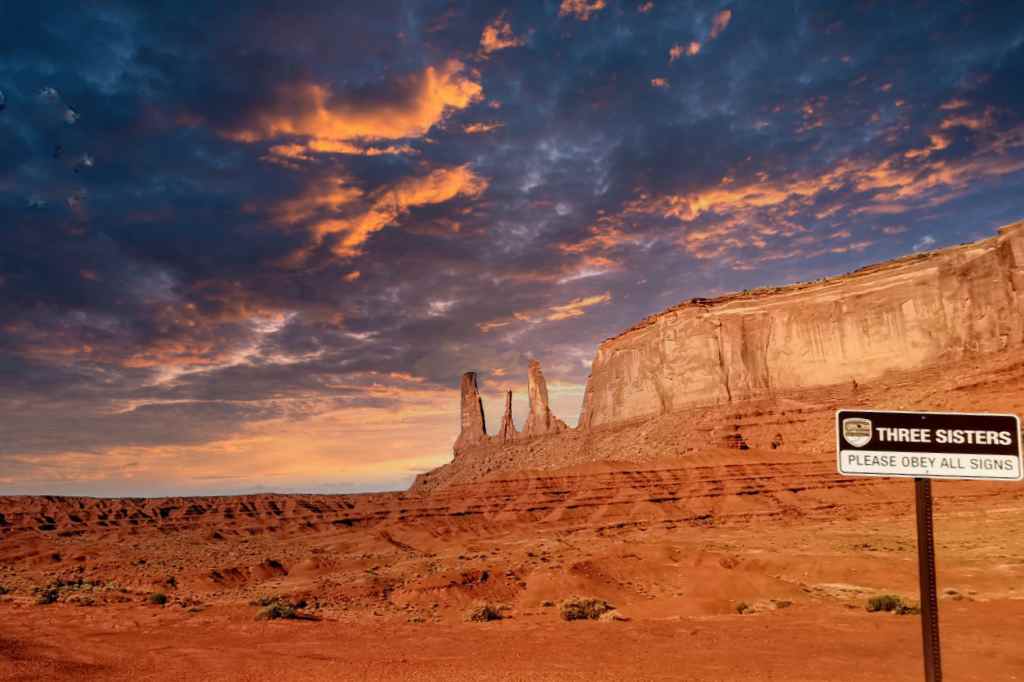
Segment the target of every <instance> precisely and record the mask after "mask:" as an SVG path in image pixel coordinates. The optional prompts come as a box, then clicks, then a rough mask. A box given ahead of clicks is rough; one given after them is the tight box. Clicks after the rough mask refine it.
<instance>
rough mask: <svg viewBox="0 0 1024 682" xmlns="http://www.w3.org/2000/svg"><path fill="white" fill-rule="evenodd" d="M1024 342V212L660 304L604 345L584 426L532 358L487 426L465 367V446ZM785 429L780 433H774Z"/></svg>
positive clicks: (912, 367)
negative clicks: (954, 233)
mask: <svg viewBox="0 0 1024 682" xmlns="http://www.w3.org/2000/svg"><path fill="white" fill-rule="evenodd" d="M1022 347H1024V221H1020V222H1017V223H1014V224H1012V225H1007V226H1005V227H1002V228H1000V229H999V231H998V234H997V236H995V237H990V238H988V239H983V240H980V241H977V242H973V243H969V244H962V245H960V246H954V247H950V248H946V249H942V250H937V251H932V252H928V253H918V254H913V255H909V256H906V257H903V258H898V259H896V260H892V261H888V262H885V263H881V264H877V265H871V266H868V267H865V268H862V269H860V270H857V271H855V272H852V273H849V274H846V275H840V276H837V277H832V278H828V279H823V280H819V281H816V282H809V283H802V284H794V285H790V286H784V287H766V288H763V289H756V290H753V291H744V292H742V293H734V294H728V295H725V296H721V297H719V298H714V299H707V298H694V299H691V300H689V301H686V302H683V303H681V304H679V305H677V306H675V307H673V308H669V309H668V310H665V311H664V312H661V313H659V314H656V315H653V316H651V317H648V318H647V319H645V320H643V321H642V322H640V323H639V324H637V325H635V326H634V327H632V328H631V329H628V330H626V331H625V332H623V333H621V334H619V335H618V336H615V337H613V338H610V339H607V340H605V341H604V342H603V343H601V345H600V346H599V347H598V349H597V355H596V357H595V358H594V361H593V363H592V365H591V374H590V377H589V378H588V380H587V386H586V391H585V393H584V399H583V407H582V411H581V413H580V417H579V420H578V424H579V426H578V427H576V428H575V429H570V428H569V427H567V426H566V424H565V423H564V422H563V421H562V420H560V419H558V418H557V417H556V416H555V415H553V414H552V413H551V408H550V407H549V404H548V389H547V383H546V381H545V379H544V374H543V372H542V371H541V368H540V363H539V362H537V361H536V360H532V361H531V362H530V365H529V370H528V371H529V398H530V412H529V416H528V417H527V419H526V423H525V425H524V426H523V430H522V431H521V432H517V431H516V428H515V425H514V424H513V422H512V409H511V400H512V397H511V392H510V391H509V392H506V396H505V416H504V419H503V420H502V425H501V430H500V431H499V433H498V434H497V435H496V436H494V437H490V436H488V435H487V432H486V427H485V426H484V416H483V405H482V403H481V402H480V395H479V392H478V389H477V384H476V374H475V373H473V372H467V373H466V374H464V375H463V377H462V432H461V433H460V435H459V438H458V440H457V441H456V442H455V452H456V454H459V453H460V452H463V451H465V450H466V449H468V448H471V447H475V446H483V445H487V446H492V447H493V446H499V447H501V446H506V447H508V448H511V449H512V450H515V451H516V452H517V453H520V455H521V448H518V443H519V441H522V440H525V439H531V438H536V437H548V436H554V435H557V434H560V433H563V432H566V433H567V434H573V437H574V438H576V439H577V441H578V442H580V443H582V442H583V441H579V439H580V438H582V439H586V438H588V437H589V436H588V435H587V434H590V433H592V432H594V431H595V430H597V429H603V428H617V427H619V426H624V425H629V424H631V423H634V422H637V423H639V422H642V421H644V420H649V419H654V418H656V417H659V416H661V415H665V414H669V413H675V412H682V411H685V410H693V409H701V408H711V407H715V406H722V405H730V404H735V403H743V402H746V401H754V400H774V399H778V398H780V397H783V396H787V395H799V394H800V393H801V392H806V391H814V390H818V389H823V388H825V387H830V386H843V387H845V388H847V389H848V388H849V387H850V386H852V387H853V388H854V390H856V389H857V388H858V386H859V383H864V382H869V381H873V380H877V379H880V378H881V377H883V375H885V374H887V373H889V372H907V371H917V370H923V369H925V368H928V367H934V366H937V365H939V364H942V363H949V362H956V361H960V360H963V359H965V358H968V357H973V356H978V355H987V354H991V353H997V352H1001V351H1005V350H1009V349H1014V348H1017V349H1019V348H1022ZM577 441H574V442H577ZM567 442H568V441H567ZM783 442H784V439H783V434H781V433H777V434H775V437H774V438H771V443H770V446H771V448H772V449H778V448H780V447H782V446H783ZM710 444H711V443H709V445H710ZM723 444H724V445H725V446H727V447H735V448H740V449H744V448H746V447H749V445H748V443H747V440H746V434H743V433H739V432H735V433H733V434H730V435H728V436H727V438H726V440H725V442H724V443H723V442H722V441H718V442H717V443H715V445H718V446H719V447H720V446H722V445H723ZM765 445H768V443H765ZM580 447H583V445H580ZM587 447H588V448H589V446H587ZM510 454H511V450H510ZM520 455H516V456H520ZM534 464H535V465H536V462H535V463H534Z"/></svg>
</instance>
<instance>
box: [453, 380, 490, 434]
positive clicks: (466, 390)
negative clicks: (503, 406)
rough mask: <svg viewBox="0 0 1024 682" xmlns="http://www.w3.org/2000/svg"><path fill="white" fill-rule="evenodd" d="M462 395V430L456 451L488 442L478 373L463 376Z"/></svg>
mask: <svg viewBox="0 0 1024 682" xmlns="http://www.w3.org/2000/svg"><path fill="white" fill-rule="evenodd" d="M460 391H461V393H462V420H461V423H462V429H461V431H460V432H459V437H458V439H457V440H456V441H455V446H454V450H455V453H456V454H458V453H459V451H460V450H464V449H466V448H467V447H471V446H473V445H479V444H480V443H483V442H486V441H487V424H486V423H485V422H484V404H483V401H481V400H480V391H479V390H478V389H477V385H476V372H466V373H465V374H463V375H462V383H461V385H460Z"/></svg>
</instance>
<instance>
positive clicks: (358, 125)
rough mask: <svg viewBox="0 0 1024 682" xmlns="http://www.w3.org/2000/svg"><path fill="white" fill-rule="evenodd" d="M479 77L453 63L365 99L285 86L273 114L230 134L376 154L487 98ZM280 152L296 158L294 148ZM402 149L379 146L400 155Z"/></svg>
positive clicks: (263, 113) (318, 148)
mask: <svg viewBox="0 0 1024 682" xmlns="http://www.w3.org/2000/svg"><path fill="white" fill-rule="evenodd" d="M477 79H478V76H477V75H475V74H473V73H469V72H467V70H466V68H465V65H464V64H463V63H462V62H460V61H458V60H456V59H452V60H449V61H447V62H445V63H444V64H442V65H441V66H439V67H435V66H429V67H427V68H426V69H425V70H424V71H422V72H420V73H415V74H410V75H407V76H405V77H403V78H400V79H397V80H396V81H395V82H394V83H392V84H391V85H392V86H393V87H392V88H391V89H389V90H388V92H387V93H386V94H382V95H375V96H367V97H362V98H357V97H346V96H344V95H337V94H336V93H334V91H333V90H332V89H331V88H330V86H327V85H321V84H318V83H298V84H288V85H283V86H281V87H280V88H279V90H278V92H277V93H276V95H277V98H276V103H275V105H274V106H273V107H271V108H270V110H267V111H261V112H257V113H256V114H255V115H254V116H253V117H251V120H250V121H249V123H248V124H247V125H245V126H242V127H241V128H239V129H235V130H229V131H225V133H224V134H225V135H226V136H227V137H230V138H231V139H235V140H239V141H242V142H256V141H259V140H266V139H271V138H274V137H276V136H279V135H300V136H306V137H307V138H309V140H308V142H307V143H306V144H305V146H306V147H307V148H308V149H309V150H311V151H335V152H342V153H374V152H370V151H367V150H368V149H369V148H371V147H372V144H371V143H373V142H377V141H380V140H398V139H402V138H411V137H422V136H423V135H425V134H426V133H427V131H429V130H430V129H431V128H432V127H433V126H435V125H437V124H438V123H440V122H441V121H442V120H443V119H444V117H445V116H446V115H447V114H448V112H450V111H451V110H455V109H464V108H466V107H467V106H469V105H470V104H472V103H473V102H476V101H478V100H480V99H482V98H483V88H482V86H481V85H480V83H479V82H478V80H477ZM279 151H280V153H282V154H285V155H290V156H295V155H297V154H298V153H299V152H298V150H297V149H296V148H294V147H287V146H285V147H282V148H281V149H280V150H279ZM399 151H405V149H402V148H400V147H392V148H388V147H384V148H378V149H377V151H376V153H397V152H399Z"/></svg>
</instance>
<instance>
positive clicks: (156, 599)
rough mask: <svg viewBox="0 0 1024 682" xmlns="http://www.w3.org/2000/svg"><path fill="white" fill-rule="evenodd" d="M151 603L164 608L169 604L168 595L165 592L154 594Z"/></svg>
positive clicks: (150, 596)
mask: <svg viewBox="0 0 1024 682" xmlns="http://www.w3.org/2000/svg"><path fill="white" fill-rule="evenodd" d="M149 603H150V604H158V605H160V606H163V605H164V604H166V603H167V595H166V594H164V593H163V592H154V593H153V594H151V595H149Z"/></svg>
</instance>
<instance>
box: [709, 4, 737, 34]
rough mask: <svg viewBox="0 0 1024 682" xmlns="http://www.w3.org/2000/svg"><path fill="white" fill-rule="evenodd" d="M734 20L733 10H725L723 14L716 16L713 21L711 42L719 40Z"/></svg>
mask: <svg viewBox="0 0 1024 682" xmlns="http://www.w3.org/2000/svg"><path fill="white" fill-rule="evenodd" d="M731 19H732V10H731V9H723V10H722V11H721V12H719V13H718V14H716V15H715V18H714V19H712V20H711V36H710V38H708V39H709V40H714V39H715V38H717V37H718V36H719V35H720V34H721V33H722V31H724V30H725V27H726V26H728V25H729V21H730V20H731Z"/></svg>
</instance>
